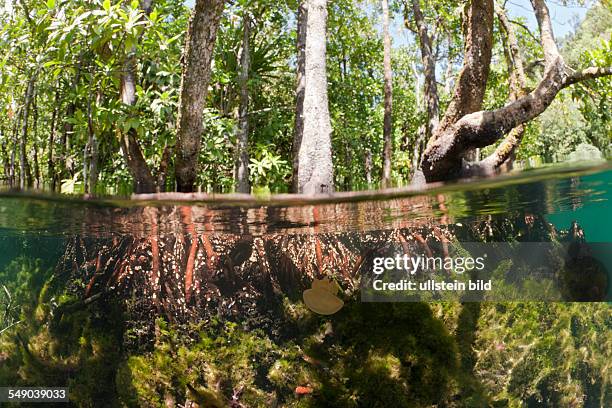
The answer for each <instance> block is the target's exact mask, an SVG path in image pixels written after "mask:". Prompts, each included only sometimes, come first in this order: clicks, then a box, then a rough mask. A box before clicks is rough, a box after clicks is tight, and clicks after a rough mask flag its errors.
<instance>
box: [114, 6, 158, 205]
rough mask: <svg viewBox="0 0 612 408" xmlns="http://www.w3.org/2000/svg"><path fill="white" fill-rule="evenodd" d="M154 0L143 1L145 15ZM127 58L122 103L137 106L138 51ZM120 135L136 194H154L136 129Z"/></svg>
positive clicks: (153, 181)
mask: <svg viewBox="0 0 612 408" xmlns="http://www.w3.org/2000/svg"><path fill="white" fill-rule="evenodd" d="M152 3H153V1H152V0H141V1H140V8H141V10H142V11H143V12H144V13H145V14H149V13H150V12H151V7H152ZM126 53H127V55H126V58H125V60H124V62H123V68H122V72H121V90H120V97H121V102H123V103H124V104H125V105H127V106H134V105H135V104H136V66H137V62H136V56H135V53H136V49H135V47H133V48H132V49H129V50H126ZM117 133H118V135H119V145H120V146H121V151H122V152H123V156H124V158H125V161H126V163H127V166H128V169H129V171H130V174H131V176H132V178H133V179H134V192H135V193H136V194H140V193H153V192H155V178H154V177H153V173H152V172H151V169H150V168H149V165H148V164H147V161H146V159H145V157H144V155H143V154H142V150H141V149H140V144H139V142H138V132H137V131H136V129H134V128H130V129H128V130H127V132H126V131H124V130H123V129H117Z"/></svg>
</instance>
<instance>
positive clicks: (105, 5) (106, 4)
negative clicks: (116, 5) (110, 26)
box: [102, 0, 111, 11]
mask: <svg viewBox="0 0 612 408" xmlns="http://www.w3.org/2000/svg"><path fill="white" fill-rule="evenodd" d="M102 8H104V10H106V11H110V8H111V2H110V0H104V3H102Z"/></svg>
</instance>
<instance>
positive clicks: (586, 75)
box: [563, 67, 612, 88]
mask: <svg viewBox="0 0 612 408" xmlns="http://www.w3.org/2000/svg"><path fill="white" fill-rule="evenodd" d="M607 75H612V67H589V68H586V69H583V70H581V71H576V72H574V73H573V74H571V75H569V76H568V77H567V79H566V80H565V83H564V84H563V87H564V88H565V87H567V86H570V85H573V84H576V83H578V82H582V81H588V80H589V79H595V78H600V77H603V76H607Z"/></svg>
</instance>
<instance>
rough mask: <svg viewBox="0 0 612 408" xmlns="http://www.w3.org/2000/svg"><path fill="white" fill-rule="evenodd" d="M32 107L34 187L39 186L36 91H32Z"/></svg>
mask: <svg viewBox="0 0 612 408" xmlns="http://www.w3.org/2000/svg"><path fill="white" fill-rule="evenodd" d="M33 104H34V106H33V109H32V111H33V112H32V115H33V117H32V121H33V123H32V129H33V134H32V156H33V157H32V158H33V160H34V181H36V188H39V187H40V166H39V163H38V140H37V139H38V93H37V92H35V93H34V101H33Z"/></svg>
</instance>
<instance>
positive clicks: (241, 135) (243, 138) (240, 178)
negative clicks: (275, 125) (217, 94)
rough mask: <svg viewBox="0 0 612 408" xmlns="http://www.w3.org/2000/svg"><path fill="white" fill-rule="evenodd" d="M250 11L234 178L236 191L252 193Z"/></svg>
mask: <svg viewBox="0 0 612 408" xmlns="http://www.w3.org/2000/svg"><path fill="white" fill-rule="evenodd" d="M248 13H249V12H248V11H247V10H244V17H243V23H242V24H243V33H242V36H243V38H242V51H241V53H240V74H239V76H238V82H239V85H240V106H239V108H238V137H237V138H236V154H235V155H236V158H235V160H236V164H235V168H234V179H235V181H236V192H238V193H246V194H248V193H250V192H251V185H250V184H249V151H248V147H249V71H250V70H251V55H250V53H251V50H250V44H249V40H250V36H251V27H250V25H251V22H250V18H249V14H248Z"/></svg>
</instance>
